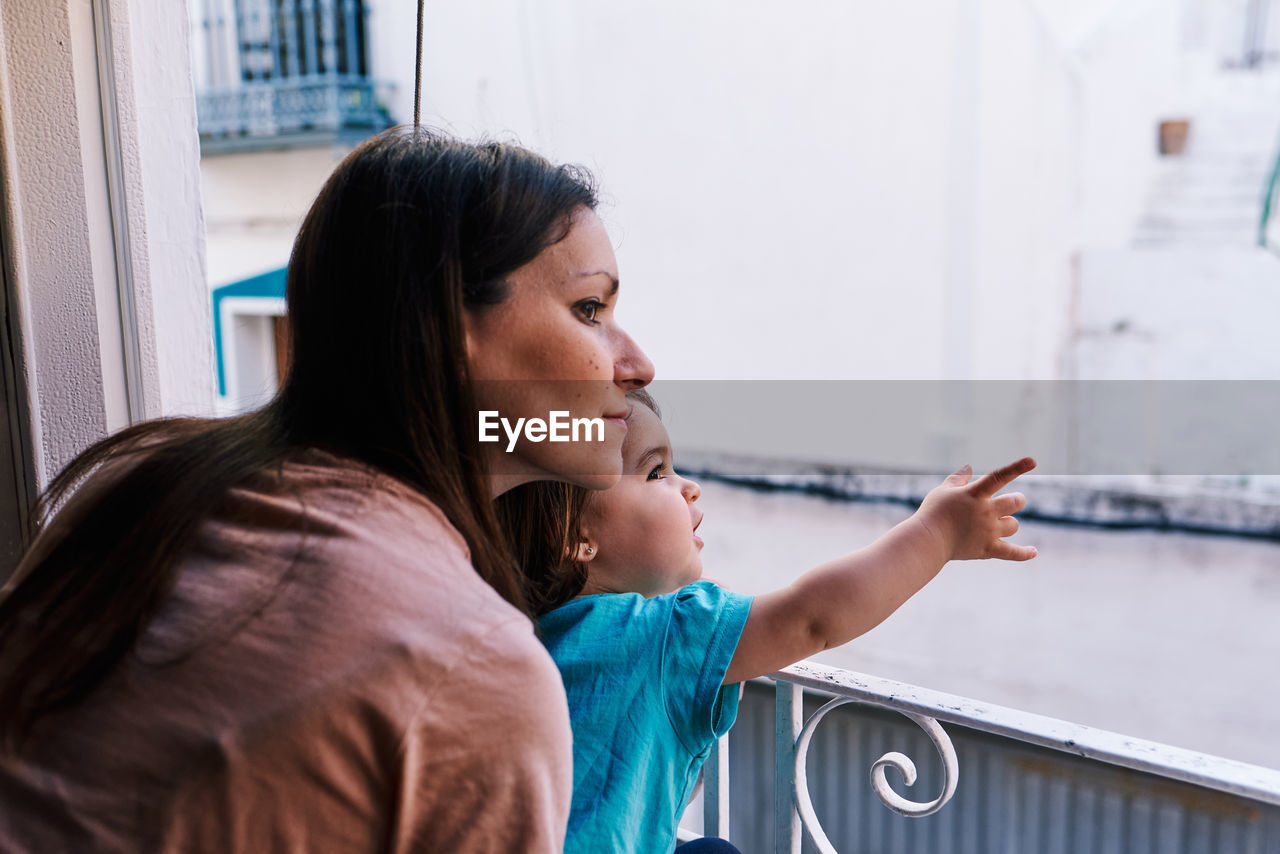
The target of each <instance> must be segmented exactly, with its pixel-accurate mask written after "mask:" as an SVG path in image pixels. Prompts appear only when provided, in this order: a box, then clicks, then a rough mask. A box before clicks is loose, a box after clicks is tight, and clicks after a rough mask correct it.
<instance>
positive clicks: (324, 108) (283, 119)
mask: <svg viewBox="0 0 1280 854" xmlns="http://www.w3.org/2000/svg"><path fill="white" fill-rule="evenodd" d="M192 14H193V16H194V17H193V24H194V27H193V36H194V37H193V53H194V56H193V66H194V67H195V71H196V96H197V113H198V115H199V124H200V136H201V141H202V144H203V145H204V146H205V148H206V149H209V148H210V147H213V148H219V147H225V148H245V147H255V146H271V145H281V144H289V143H291V142H306V141H308V140H316V139H320V138H332V137H334V136H336V135H339V134H343V133H344V132H347V131H352V130H355V131H364V132H373V131H377V130H380V129H382V128H384V127H386V126H387V125H388V124H389V123H390V122H389V119H388V117H387V115H386V113H385V111H384V110H383V109H382V108H380V107H379V105H378V101H377V97H376V91H375V88H374V84H373V81H372V80H371V79H370V76H369V50H368V44H367V27H366V15H367V10H366V8H365V3H364V0H196V2H194V3H193V6H192Z"/></svg>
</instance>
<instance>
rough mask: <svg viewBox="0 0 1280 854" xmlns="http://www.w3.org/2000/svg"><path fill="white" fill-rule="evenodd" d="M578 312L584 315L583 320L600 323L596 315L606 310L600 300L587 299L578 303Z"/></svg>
mask: <svg viewBox="0 0 1280 854" xmlns="http://www.w3.org/2000/svg"><path fill="white" fill-rule="evenodd" d="M577 307H578V312H579V313H580V314H581V315H582V319H583V320H585V321H587V322H588V323H599V321H598V320H596V314H597V313H598V312H599V311H600V309H602V308H604V303H602V302H600V300H598V299H587V300H583V301H582V302H580V303H578V306H577Z"/></svg>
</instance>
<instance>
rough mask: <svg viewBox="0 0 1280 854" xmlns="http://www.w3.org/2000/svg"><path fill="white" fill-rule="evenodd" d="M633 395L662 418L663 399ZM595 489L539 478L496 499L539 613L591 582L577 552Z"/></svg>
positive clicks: (631, 393)
mask: <svg viewBox="0 0 1280 854" xmlns="http://www.w3.org/2000/svg"><path fill="white" fill-rule="evenodd" d="M627 399H628V400H630V401H631V403H632V405H633V406H634V405H636V404H639V405H641V406H644V407H646V408H647V409H649V410H650V411H651V412H653V414H654V415H656V416H658V417H659V418H661V417H662V410H661V409H659V408H658V402H657V401H656V400H654V399H653V395H651V394H649V392H648V391H646V390H645V389H642V388H633V389H630V390H628V391H627ZM593 494H594V493H593V492H592V490H590V489H585V488H583V487H581V486H575V485H573V484H570V483H549V482H546V481H538V482H535V483H526V484H524V485H522V486H517V487H516V488H515V489H511V490H508V491H507V492H505V493H503V494H502V495H501V496H499V497H498V500H497V501H496V502H495V505H496V507H497V510H498V518H499V520H500V521H501V523H502V526H503V528H505V529H506V532H507V536H508V538H509V539H510V540H511V543H512V546H513V548H514V549H515V556H516V561H517V564H518V565H519V567H520V571H521V572H522V573H523V575H524V585H525V590H526V595H527V596H528V600H529V605H530V607H531V608H532V609H533V612H534V613H535V614H537V615H539V616H541V615H542V614H545V613H547V612H548V611H554V610H555V609H556V608H559V607H560V606H561V605H563V604H565V603H566V602H568V601H569V600H570V599H572V598H574V597H575V596H577V595H578V594H579V593H581V592H582V589H583V587H585V586H586V583H587V565H586V564H585V563H582V562H581V561H579V560H577V558H576V555H577V553H578V544H579V543H580V542H582V514H583V513H584V512H585V511H586V509H587V507H588V506H589V505H590V503H591V496H592V495H593Z"/></svg>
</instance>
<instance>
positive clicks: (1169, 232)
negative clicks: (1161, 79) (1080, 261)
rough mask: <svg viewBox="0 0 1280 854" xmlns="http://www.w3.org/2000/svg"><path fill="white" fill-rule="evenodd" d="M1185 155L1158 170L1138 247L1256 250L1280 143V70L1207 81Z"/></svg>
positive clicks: (1228, 74) (1245, 72) (1238, 73)
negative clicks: (1264, 205)
mask: <svg viewBox="0 0 1280 854" xmlns="http://www.w3.org/2000/svg"><path fill="white" fill-rule="evenodd" d="M1202 103H1203V105H1204V106H1203V107H1202V108H1201V109H1200V110H1199V111H1197V114H1196V115H1195V116H1194V117H1193V119H1192V124H1191V131H1190V133H1189V135H1188V137H1187V146H1186V150H1185V152H1184V153H1183V154H1182V155H1180V156H1179V155H1175V156H1167V157H1164V158H1162V159H1161V162H1160V163H1159V164H1158V167H1157V168H1158V173H1157V177H1156V180H1155V182H1154V185H1153V187H1152V192H1151V197H1150V199H1149V201H1148V205H1147V210H1146V214H1145V216H1144V217H1143V218H1142V220H1141V222H1140V223H1139V225H1138V227H1137V229H1136V232H1135V234H1134V236H1133V246H1135V247H1142V248H1149V247H1173V246H1177V247H1205V248H1209V247H1237V248H1244V247H1251V246H1255V245H1257V241H1258V223H1259V218H1260V216H1261V212H1262V200H1263V196H1264V194H1265V191H1266V187H1265V185H1266V183H1267V181H1268V179H1269V178H1270V175H1271V170H1272V168H1273V166H1274V163H1275V156H1276V144H1277V140H1280V69H1278V68H1275V67H1268V68H1258V69H1251V70H1242V69H1233V70H1223V71H1221V72H1219V73H1217V74H1216V75H1214V76H1213V77H1211V78H1210V79H1209V80H1208V81H1207V87H1206V91H1205V93H1204V97H1203V99H1202Z"/></svg>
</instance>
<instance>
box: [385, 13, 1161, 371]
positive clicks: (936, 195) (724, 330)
mask: <svg viewBox="0 0 1280 854" xmlns="http://www.w3.org/2000/svg"><path fill="white" fill-rule="evenodd" d="M1153 21H1156V22H1157V23H1158V25H1153ZM370 23H371V32H372V38H373V41H374V50H373V56H374V57H375V59H376V61H377V64H376V65H375V68H374V72H375V74H376V75H377V76H378V78H379V79H382V80H390V81H394V82H395V83H397V84H399V85H398V89H397V90H396V91H395V93H394V95H393V97H392V98H391V99H390V105H391V108H392V112H393V115H395V116H396V117H399V118H407V116H408V115H409V113H410V110H411V104H412V56H413V39H412V24H413V8H412V5H411V4H410V3H408V2H398V3H396V2H389V0H387V1H386V2H381V3H378V5H377V6H376V7H374V9H373V12H372V15H371V19H370ZM1181 26H1182V21H1181V19H1180V17H1179V16H1178V14H1177V10H1176V9H1174V8H1173V7H1171V6H1170V5H1169V4H1152V3H1133V2H1121V0H1111V2H1107V0H1094V2H1090V3H1084V4H1079V3H1069V2H1067V1H1066V0H1053V2H1043V3H1036V2H1034V0H950V2H944V3H939V4H934V5H933V6H931V8H930V10H929V14H928V15H921V14H920V10H918V9H915V8H912V7H909V6H903V5H901V4H897V5H894V4H871V5H867V4H862V5H858V4H847V3H837V2H823V3H814V4H807V5H805V6H803V7H779V6H777V5H776V4H770V3H765V2H762V0H759V2H756V1H755V0H753V2H736V3H730V2H727V0H726V2H709V3H699V4H684V3H678V2H674V0H669V2H663V3H656V4H654V3H647V4H640V3H622V4H607V5H601V4H589V3H581V2H574V0H555V2H539V3H531V2H528V0H485V2H477V3H468V4H459V3H453V4H433V5H429V6H428V11H427V18H426V46H425V62H424V78H425V93H424V104H425V106H424V110H425V120H426V121H428V122H430V123H433V124H437V125H442V126H445V127H447V128H449V129H452V130H455V131H457V132H460V133H463V134H465V135H470V134H475V133H493V134H498V135H500V136H501V135H505V136H515V137H518V138H519V139H520V140H522V141H524V142H525V143H527V144H529V145H531V146H533V147H535V148H538V149H539V150H542V151H545V152H547V153H548V154H550V155H551V156H553V157H556V158H559V159H566V160H576V161H581V162H584V163H585V164H586V165H588V166H590V167H592V168H593V169H594V170H595V171H596V172H597V174H598V175H599V176H600V178H601V179H602V182H603V185H604V188H605V190H606V193H607V196H608V198H609V200H610V202H611V203H612V204H611V206H610V209H609V210H608V211H607V212H606V219H607V221H608V222H609V224H610V226H611V228H612V230H613V233H614V236H615V240H616V241H617V242H618V244H619V260H620V263H621V265H622V272H623V276H624V279H625V280H626V282H627V283H628V284H629V285H630V288H629V289H628V290H627V291H626V296H625V300H624V305H623V309H622V310H623V316H624V317H625V318H627V319H628V320H629V322H630V325H631V326H632V327H633V330H634V332H635V334H636V336H637V337H638V339H639V340H640V341H641V342H642V343H643V344H644V345H645V346H646V348H647V349H648V350H649V351H650V354H651V355H652V356H653V358H654V360H655V362H656V364H657V365H658V368H659V373H660V375H662V376H664V377H667V378H682V377H699V378H707V377H712V378H752V379H767V378H776V379H782V378H788V379H790V378H801V377H804V378H904V377H912V378H944V377H945V378H957V377H968V376H975V377H986V378H991V377H1017V378H1025V377H1054V376H1057V375H1058V371H1059V369H1060V364H1061V361H1062V348H1063V346H1064V342H1065V340H1066V337H1067V335H1068V330H1069V325H1070V324H1069V316H1068V313H1067V309H1066V306H1067V304H1068V299H1069V286H1070V276H1071V257H1072V254H1073V253H1074V252H1075V251H1076V249H1077V248H1078V245H1079V242H1080V240H1081V239H1082V237H1084V236H1085V235H1087V237H1088V239H1090V240H1102V241H1104V242H1108V243H1119V242H1122V241H1124V240H1127V238H1128V232H1129V230H1130V229H1131V227H1132V224H1133V220H1134V219H1135V218H1136V216H1137V215H1138V211H1139V210H1140V206H1141V200H1142V197H1143V193H1144V191H1145V187H1146V179H1147V175H1146V174H1145V173H1144V171H1143V167H1144V166H1145V164H1146V162H1147V161H1149V160H1151V158H1152V157H1153V153H1152V139H1153V135H1154V129H1153V126H1152V122H1153V121H1154V116H1155V114H1156V113H1157V112H1159V110H1160V109H1161V108H1160V107H1159V106H1156V105H1159V104H1161V103H1162V102H1163V100H1167V99H1168V96H1167V91H1168V90H1172V89H1175V88H1176V87H1177V86H1178V85H1180V82H1179V80H1178V78H1177V77H1176V75H1173V76H1170V75H1164V76H1160V74H1161V70H1162V69H1163V68H1164V67H1165V66H1167V65H1168V64H1169V63H1170V62H1176V61H1177V60H1178V54H1177V53H1176V51H1177V50H1178V48H1179V44H1180V42H1179V38H1180V36H1181V29H1180V27H1181ZM1073 39H1081V40H1084V41H1085V42H1087V45H1088V47H1089V50H1091V51H1092V55H1091V56H1090V57H1085V60H1082V59H1081V57H1080V56H1078V55H1077V53H1076V52H1075V51H1076V45H1075V44H1074V42H1073V41H1072V40H1073ZM1089 62H1096V64H1095V65H1092V66H1091V65H1090V64H1089ZM1135 67H1141V68H1150V69H1151V71H1150V74H1151V75H1152V76H1153V77H1154V78H1155V82H1154V83H1151V82H1148V81H1147V80H1146V79H1145V78H1144V74H1146V73H1147V72H1143V73H1135V72H1134V68H1135ZM1118 176H1119V177H1118Z"/></svg>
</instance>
